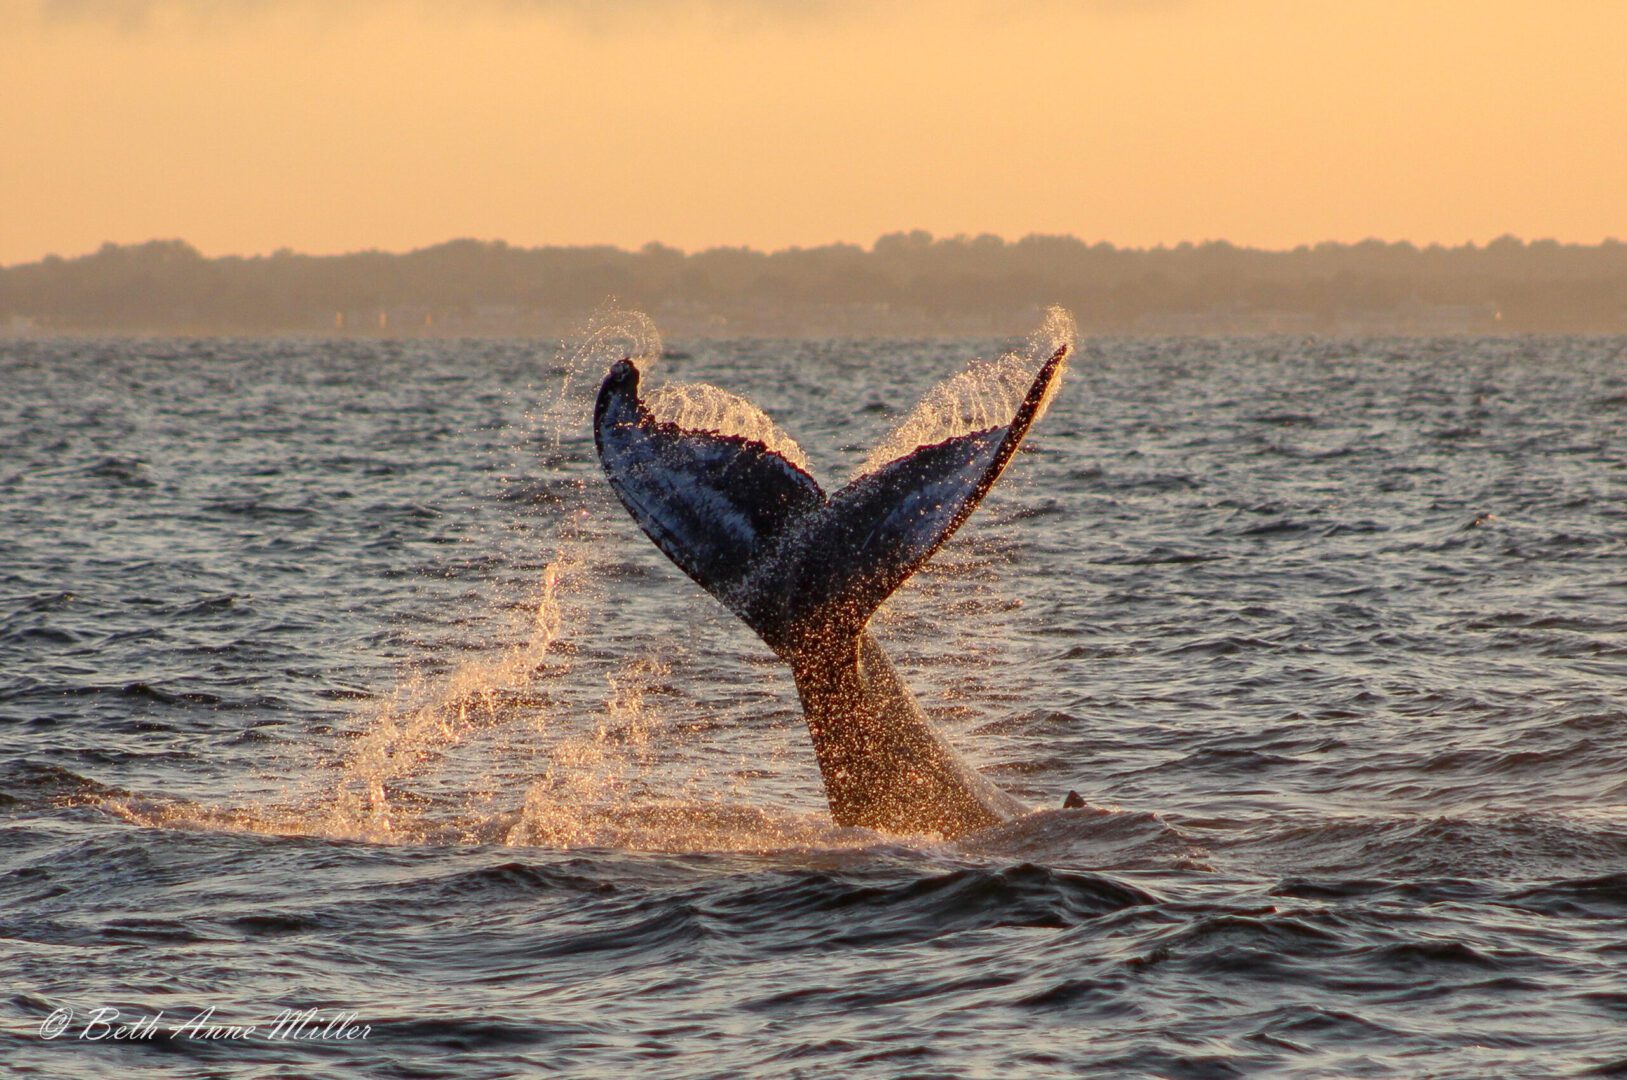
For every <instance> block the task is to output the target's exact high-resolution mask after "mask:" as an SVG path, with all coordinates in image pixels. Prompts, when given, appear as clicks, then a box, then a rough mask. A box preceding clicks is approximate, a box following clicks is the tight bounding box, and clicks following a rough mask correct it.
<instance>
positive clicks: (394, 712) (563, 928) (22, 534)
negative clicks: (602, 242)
mask: <svg viewBox="0 0 1627 1080" xmlns="http://www.w3.org/2000/svg"><path fill="white" fill-rule="evenodd" d="M611 336H612V337H614V335H611ZM646 344H648V342H646ZM1008 344H1010V343H1001V342H988V341H978V342H974V341H966V342H959V343H957V342H934V343H931V344H922V343H912V342H900V341H894V342H777V341H743V342H728V343H682V342H680V343H671V344H669V348H678V349H681V350H687V351H686V352H684V353H682V354H680V355H678V356H676V357H671V358H668V359H664V360H662V361H660V362H659V363H658V364H657V365H656V366H655V368H654V372H653V374H652V378H654V379H655V380H657V381H659V379H660V378H662V377H664V376H670V377H672V378H677V379H683V380H686V381H689V380H695V381H706V382H710V383H713V384H716V385H719V386H722V387H724V388H727V389H728V390H730V391H733V392H735V393H738V394H740V395H742V396H744V397H746V398H748V399H751V400H752V401H754V402H756V403H757V404H758V405H760V406H762V407H763V408H764V409H765V410H766V411H767V412H768V413H769V414H770V415H771V416H772V417H773V419H774V420H775V421H776V422H778V423H779V424H780V425H781V426H783V427H784V428H785V429H786V430H787V431H788V432H789V433H791V435H792V436H794V437H795V438H796V439H797V440H798V442H799V443H800V445H801V446H802V448H803V450H805V451H806V452H807V454H808V456H809V458H810V460H811V465H812V468H813V470H814V472H815V474H816V475H817V476H819V477H820V479H821V480H822V481H824V482H826V483H827V486H828V485H829V484H830V483H832V482H834V481H836V480H838V479H839V478H841V477H843V476H845V475H846V474H847V473H848V472H849V471H850V470H851V469H852V468H854V467H857V466H858V465H859V464H860V463H861V462H862V461H863V460H864V457H865V454H866V453H867V452H868V450H869V449H870V447H871V446H872V445H873V444H874V443H875V442H876V441H877V440H878V439H880V438H881V437H882V435H883V434H884V433H885V432H886V431H887V430H888V429H889V428H891V427H892V426H893V424H894V423H895V422H896V420H897V419H898V418H899V416H900V414H901V413H902V411H903V410H906V409H908V408H909V407H910V406H911V405H912V404H913V403H914V401H915V400H916V399H917V398H918V397H919V396H920V394H922V393H924V392H925V391H926V390H927V389H928V388H929V387H930V386H931V385H932V384H933V383H934V382H936V381H937V380H938V379H940V378H942V377H944V376H947V375H950V374H952V373H953V372H954V371H955V370H957V369H958V368H959V367H960V366H961V365H962V364H963V363H964V362H965V361H966V360H967V359H969V358H970V357H972V356H974V355H982V356H991V355H993V354H994V353H995V352H996V351H998V349H999V348H1000V347H1001V346H1003V345H1008ZM616 347H619V343H618V342H615V341H609V342H606V343H605V344H604V348H605V349H606V350H614V349H615V348H616ZM1624 354H1627V341H1623V340H1622V339H1602V338H1601V339H1577V338H1571V339H1566V338H1550V339H1520V340H1499V339H1480V340H1439V341H1428V340H1413V341H1399V340H1396V341H1378V340H1374V341H1359V340H1357V341H1318V340H1310V339H1288V338H1280V339H1254V340H1212V341H1196V340H1147V341H1114V340H1106V341H1086V342H1085V344H1084V347H1083V348H1082V350H1081V352H1080V354H1079V356H1078V357H1077V359H1076V360H1075V362H1074V364H1073V366H1072V370H1071V372H1070V374H1069V376H1068V377H1067V380H1066V382H1065V383H1064V385H1063V387H1062V390H1061V393H1060V395H1059V396H1058V398H1057V399H1056V401H1055V402H1054V403H1053V405H1052V408H1051V409H1050V412H1049V414H1048V415H1047V416H1046V417H1045V419H1044V420H1043V421H1042V423H1041V424H1040V425H1039V427H1038V428H1037V429H1036V431H1035V432H1034V434H1033V436H1032V437H1031V440H1030V442H1029V444H1028V449H1030V450H1031V451H1032V452H1028V453H1024V454H1021V455H1020V456H1019V458H1018V460H1017V461H1016V462H1015V463H1014V464H1013V466H1012V468H1011V470H1010V471H1009V472H1008V474H1007V476H1006V477H1005V478H1004V479H1003V480H1002V482H1001V484H1000V485H998V486H997V487H996V488H995V490H994V492H993V494H992V495H991V496H990V498H989V500H988V502H987V503H986V504H985V506H984V507H983V508H982V509H981V510H979V512H978V513H977V514H976V515H975V516H974V517H973V518H972V520H971V521H970V523H969V524H968V525H967V526H966V527H965V528H964V529H963V530H962V531H961V532H960V533H959V534H957V536H956V537H955V538H954V540H953V541H952V542H951V544H950V545H949V546H948V547H947V548H946V549H945V550H944V551H942V552H940V553H939V555H938V556H937V557H936V558H935V559H934V560H933V562H932V563H931V564H929V566H928V567H927V569H926V570H925V571H923V573H922V574H920V575H919V576H918V578H917V579H916V580H915V581H913V582H912V583H911V584H910V585H909V586H908V587H906V588H905V589H904V590H903V591H902V592H901V593H900V594H899V595H898V596H896V597H895V598H894V599H893V600H892V601H890V602H889V604H888V606H887V607H886V608H885V609H884V610H883V612H882V614H881V616H880V618H879V620H878V622H879V627H878V629H879V632H880V635H881V636H882V637H883V639H884V641H885V644H886V645H887V647H888V650H889V652H890V654H891V655H892V656H893V657H894V659H895V662H896V663H898V665H899V667H900V669H901V671H902V673H903V674H904V676H905V677H906V679H907V680H908V681H909V683H910V684H911V686H912V687H913V688H914V689H915V691H916V693H917V695H918V696H919V697H920V698H921V700H922V703H923V705H925V706H926V707H927V708H928V710H929V711H930V712H931V713H932V715H933V716H934V717H935V718H936V719H937V721H938V722H939V723H940V725H941V726H942V728H943V730H944V731H945V732H946V733H947V734H948V735H949V737H950V738H951V739H952V741H953V742H954V743H955V745H956V746H957V747H958V748H960V749H961V750H962V751H963V752H964V753H966V754H967V756H968V757H969V758H971V759H972V760H973V761H974V762H976V763H977V764H978V765H980V766H981V767H983V768H984V769H985V770H986V771H987V772H988V774H989V775H991V776H992V777H994V778H996V779H997V780H998V781H999V782H1000V783H1002V784H1003V785H1004V786H1006V787H1008V788H1009V789H1011V790H1012V791H1014V792H1017V793H1019V794H1020V795H1022V796H1023V797H1025V798H1027V799H1030V800H1031V801H1033V802H1034V803H1035V804H1036V805H1038V806H1043V807H1055V806H1058V805H1059V804H1060V801H1061V798H1062V795H1063V794H1064V793H1065V792H1066V791H1067V790H1068V789H1070V788H1073V789H1077V790H1078V791H1079V792H1081V794H1083V795H1084V797H1085V798H1086V800H1087V801H1088V803H1089V808H1088V809H1087V810H1084V811H1077V812H1066V813H1063V812H1050V813H1045V814H1040V815H1038V816H1035V817H1032V818H1028V819H1025V820H1022V821H1019V822H1017V823H1015V824H1013V825H1010V826H1007V827H1002V828H1000V829H997V830H994V831H991V832H988V833H984V834H979V835H975V836H973V837H969V838H967V839H965V840H963V841H961V842H959V843H955V844H946V843H942V842H938V841H935V840H932V839H931V838H922V837H884V836H878V835H874V834H868V833H865V832H863V831H859V830H837V829H834V828H833V827H832V826H831V825H830V824H829V819H828V816H827V814H826V811H825V807H824V800H823V794H822V790H821V788H820V784H819V780H818V775H817V771H816V770H815V768H814V764H813V757H812V752H811V750H810V748H809V746H808V741H807V736H806V734H805V732H804V731H803V729H802V721H801V717H800V711H799V709H798V707H797V703H796V700H795V696H794V694H793V692H792V688H791V683H790V678H789V675H788V673H787V672H786V671H785V669H784V668H783V666H782V665H780V664H778V663H777V662H776V661H774V660H773V658H772V657H771V656H770V655H769V654H768V653H767V651H766V649H765V648H764V647H763V646H762V645H761V644H760V643H759V642H757V641H756V639H755V638H753V637H752V636H751V635H750V633H749V631H747V630H746V629H745V628H744V627H743V626H741V625H739V624H738V623H737V622H735V620H734V619H733V618H732V617H731V616H728V615H727V614H726V613H724V612H723V611H722V610H721V608H719V607H718V606H717V605H716V604H715V603H714V602H713V601H711V600H710V599H709V598H707V597H706V596H705V595H704V594H703V593H702V592H701V591H700V590H699V589H698V588H696V587H695V586H694V585H693V584H692V583H691V582H690V581H689V580H688V579H687V578H685V577H684V576H683V575H682V574H681V573H679V572H678V571H677V570H676V569H675V568H673V567H672V566H671V565H670V564H668V563H667V562H666V561H665V560H664V559H663V558H662V557H661V556H660V555H659V553H657V552H656V551H655V549H654V548H653V547H652V546H651V545H650V544H649V542H648V541H647V540H646V539H645V538H644V537H643V536H642V535H641V534H640V533H639V532H638V530H637V528H636V526H634V525H633V523H632V522H631V521H629V520H628V519H627V518H626V516H625V514H623V513H622V511H621V510H620V508H619V507H617V506H616V505H615V504H614V503H613V501H612V500H611V499H610V498H609V496H608V494H607V492H606V489H605V485H604V484H603V482H602V479H601V477H600V475H599V471H598V465H597V462H596V461H595V460H594V458H593V454H592V446H591V438H590V434H589V431H588V429H587V425H586V422H585V419H584V418H582V417H581V415H580V411H579V409H580V402H581V398H580V396H579V394H573V396H571V397H570V399H569V400H568V401H567V402H566V403H565V404H564V406H563V407H559V408H555V404H556V398H557V397H558V393H559V389H560V379H561V371H560V369H559V368H558V367H556V366H555V365H556V363H557V358H556V355H555V351H554V350H553V348H552V347H550V346H542V345H536V344H532V343H527V342H456V341H442V342H414V343H399V342H389V341H344V342H323V341H254V340H209V341H185V340H179V341H155V340H145V341H138V340H118V339H104V340H81V341H74V340H55V341H38V342H15V341H14V342H7V343H5V344H4V346H3V350H0V378H3V382H4V385H5V386H6V393H5V395H3V399H0V437H3V440H4V444H5V445H6V446H7V448H8V449H7V455H6V458H5V462H4V464H3V465H0V538H3V543H4V556H3V559H0V720H3V721H4V730H5V731H6V732H7V739H6V745H5V748H4V750H3V751H0V815H3V816H4V828H3V829H0V938H3V939H4V943H5V944H4V947H3V948H0V977H3V982H4V985H5V986H6V987H7V992H6V995H5V996H4V997H3V998H0V1002H3V1016H4V1021H3V1033H0V1040H3V1049H0V1059H3V1060H4V1061H5V1062H6V1065H7V1067H8V1068H9V1069H12V1070H15V1071H17V1072H19V1073H21V1074H24V1075H30V1074H32V1075H54V1076H88V1075H106V1076H113V1075H129V1074H130V1072H131V1070H133V1069H138V1068H140V1069H150V1070H152V1071H154V1072H156V1073H159V1074H170V1075H184V1076H196V1075H206V1074H212V1073H217V1072H220V1071H223V1070H227V1069H230V1070H232V1071H233V1074H234V1075H265V1076H271V1075H294V1074H297V1075H315V1076H334V1077H338V1076H350V1075H356V1074H358V1073H360V1072H367V1073H369V1074H373V1075H396V1076H408V1075H428V1074H433V1075H451V1076H459V1077H484V1076H500V1075H509V1074H511V1073H513V1072H514V1071H516V1070H521V1071H530V1070H558V1071H569V1072H575V1073H580V1074H603V1073H605V1072H609V1071H612V1070H622V1071H628V1072H636V1073H637V1074H639V1075H651V1076H679V1075H695V1074H706V1075H725V1074H727V1075H738V1074H742V1073H758V1074H776V1075H809V1076H814V1075H831V1074H833V1073H841V1074H847V1075H861V1076H862V1075H874V1076H893V1075H900V1074H905V1073H919V1074H929V1075H946V1076H977V1075H988V1074H991V1073H1004V1074H1009V1075H1023V1076H1046V1075H1057V1076H1062V1075H1077V1074H1080V1073H1086V1074H1097V1075H1124V1074H1132V1075H1161V1076H1193V1077H1207V1076H1230V1075H1238V1076H1241V1075H1259V1074H1261V1073H1265V1072H1270V1073H1271V1074H1273V1075H1286V1076H1306V1077H1309V1076H1351V1075H1371V1076H1391V1075H1394V1076H1416V1075H1423V1074H1427V1075H1432V1076H1442V1077H1451V1076H1483V1075H1499V1076H1507V1075H1571V1074H1582V1073H1588V1072H1590V1071H1594V1072H1598V1073H1600V1074H1604V1073H1609V1072H1612V1071H1616V1070H1620V1069H1622V1068H1624V1067H1627V1036H1624V1035H1623V1031H1624V1024H1623V1021H1624V1020H1627V986H1624V984H1623V980H1622V975H1621V973H1622V970H1623V962H1624V960H1627V953H1624V946H1623V944H1622V927H1623V920H1624V919H1627V874H1624V872H1623V866H1624V865H1627V862H1624V858H1627V786H1624V783H1623V779H1622V777H1623V775H1624V774H1627V751H1624V749H1623V733H1624V731H1627V708H1624V706H1623V700H1622V686H1623V681H1622V680H1623V676H1624V674H1627V621H1624V618H1623V615H1622V610H1623V601H1624V600H1627V547H1624V544H1623V541H1622V536H1623V528H1624V524H1627V523H1624V512H1623V509H1622V508H1623V506H1624V505H1627V471H1624V463H1623V460H1624V459H1623V456H1622V446H1623V434H1624V428H1627V364H1623V359H1624ZM597 355H598V354H597V353H593V354H591V356H597ZM597 378H598V374H597V372H595V371H584V372H583V373H581V375H580V378H579V381H578V383H577V391H578V392H580V391H582V390H583V388H584V387H585V390H586V392H591V389H592V387H593V385H594V384H596V381H597ZM556 438H557V442H556ZM108 1006H111V1007H117V1008H119V1009H121V1010H122V1012H123V1014H124V1015H125V1016H126V1017H128V1018H130V1019H136V1018H140V1017H145V1016H150V1015H154V1014H156V1013H158V1012H159V1011H160V1010H162V1011H163V1012H164V1014H165V1020H164V1024H165V1026H168V1025H170V1024H172V1023H181V1022H183V1021H185V1020H187V1019H190V1018H191V1017H192V1016H193V1015H195V1014H196V1013H197V1012H199V1011H201V1010H203V1009H206V1008H208V1007H210V1006H214V1007H216V1008H217V1010H218V1012H219V1014H220V1017H219V1018H220V1019H222V1020H226V1021H230V1022H233V1023H240V1024H247V1023H255V1022H260V1023H264V1022H266V1021H269V1020H270V1019H271V1018H272V1017H273V1016H275V1015H276V1014H277V1013H278V1012H279V1011H280V1010H282V1009H284V1008H319V1009H321V1010H323V1013H324V1016H332V1015H334V1014H335V1013H338V1012H340V1011H346V1010H348V1011H354V1012H355V1013H356V1014H357V1015H358V1017H359V1018H360V1021H361V1022H363V1023H366V1024H368V1025H370V1029H371V1030H370V1033H369V1035H368V1036H367V1038H365V1039H362V1040H354V1041H348V1042H345V1041H335V1040H328V1041H313V1042H290V1041H282V1042H278V1041H273V1040H267V1039H263V1038H262V1039H249V1040H246V1041H207V1040H200V1039H180V1040H170V1039H163V1038H160V1039H156V1040H151V1041H146V1042H136V1043H130V1044H118V1045H113V1044H111V1043H106V1042H98V1043H94V1044H91V1043H88V1042H86V1041H84V1040H76V1039H73V1038H71V1037H67V1036H65V1037H63V1038H60V1039H57V1040H55V1041H47V1040H43V1039H42V1038H41V1037H40V1034H39V1032H40V1026H41V1024H42V1022H43V1021H44V1020H45V1019H46V1018H47V1016H48V1015H50V1014H51V1013H52V1011H53V1010H56V1009H59V1008H62V1007H70V1008H73V1009H74V1010H76V1015H78V1016H80V1017H81V1018H82V1017H83V1016H84V1015H85V1014H86V1012H87V1011H88V1010H91V1009H94V1008H98V1007H108Z"/></svg>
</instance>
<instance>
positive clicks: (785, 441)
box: [645, 383, 808, 472]
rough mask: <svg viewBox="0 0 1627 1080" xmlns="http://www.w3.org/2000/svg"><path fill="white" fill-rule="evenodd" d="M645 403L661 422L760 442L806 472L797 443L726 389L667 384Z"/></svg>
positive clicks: (804, 460) (766, 417)
mask: <svg viewBox="0 0 1627 1080" xmlns="http://www.w3.org/2000/svg"><path fill="white" fill-rule="evenodd" d="M645 402H646V404H647V405H648V406H649V409H650V412H651V413H653V414H654V415H655V418H656V419H657V420H659V421H661V422H662V423H668V424H677V425H678V426H679V427H684V428H688V429H690V430H691V431H711V432H715V433H717V434H719V435H738V436H739V437H741V438H743V439H750V440H752V441H753V442H760V443H762V444H763V445H764V446H766V447H768V448H769V449H770V450H772V451H774V452H775V453H776V454H779V455H780V456H781V457H783V458H784V459H785V460H787V461H789V462H790V463H791V464H793V465H795V466H796V467H797V468H799V469H801V470H802V471H803V472H807V471H808V456H807V455H806V454H804V453H803V452H802V447H800V446H798V445H797V444H796V440H794V439H792V438H791V436H789V435H787V434H786V433H785V432H784V431H783V430H781V429H780V426H779V425H778V424H776V423H774V421H773V420H771V419H769V417H768V414H767V413H765V412H763V410H761V409H759V408H758V407H757V406H755V405H753V404H752V403H751V402H749V401H747V400H746V399H745V398H743V397H738V396H736V395H734V394H731V393H729V392H728V391H727V390H720V389H718V388H717V387H715V386H709V385H707V384H706V383H667V384H665V385H663V386H661V387H660V388H658V389H657V390H656V391H655V392H654V393H653V394H650V395H648V396H647V397H646V399H645Z"/></svg>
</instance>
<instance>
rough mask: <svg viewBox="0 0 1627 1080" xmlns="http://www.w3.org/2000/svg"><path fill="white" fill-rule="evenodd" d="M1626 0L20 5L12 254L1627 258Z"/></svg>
mask: <svg viewBox="0 0 1627 1080" xmlns="http://www.w3.org/2000/svg"><path fill="white" fill-rule="evenodd" d="M1623 42H1627V3H1624V2H1622V0H1546V2H1542V3H1528V2H1512V0H1359V2H1358V0H1350V2H1346V3H1321V2H1313V0H1074V2H1067V0H1006V2H1003V3H997V2H993V0H961V2H954V0H949V2H943V3H927V2H909V0H871V2H867V3H861V2H858V0H800V2H797V0H778V2H775V0H758V2H750V0H619V2H596V0H461V2H459V3H452V2H443V3H433V2H430V0H397V2H391V0H0V263H4V264H11V263H16V262H21V261H27V260H32V259H36V258H39V257H40V256H42V255H44V254H46V253H48V252H56V253H59V254H63V255H73V254H79V253H82V252H85V251H89V250H93V249H94V248H96V247H97V246H98V245H100V244H101V243H102V242H103V241H106V240H113V241H117V242H121V243H123V242H134V241H140V240H146V239H150V238H153V237H180V238H184V239H187V240H190V241H191V242H193V243H194V244H196V245H197V246H198V247H199V248H200V249H202V250H203V251H204V252H205V253H206V254H210V255H215V254H227V253H243V254H251V253H260V252H269V251H271V250H274V249H276V248H278V247H291V248H294V249H296V250H299V251H309V252H318V253H325V252H338V251H350V250H356V249H361V248H370V247H378V248H384V249H387V250H405V249H408V248H413V247H420V246H424V245H427V244H432V243H436V242H439V241H442V240H446V239H450V238H453V237H461V236H472V237H479V238H485V239H505V240H508V241H510V242H511V243H515V244H524V245H533V244H584V243H610V244H616V245H618V246H622V247H637V246H639V245H641V244H643V243H645V242H647V241H651V240H657V241H661V242H664V243H667V244H671V245H674V246H677V247H681V248H684V249H688V250H694V249H697V248H702V247H710V246H714V245H721V244H748V245H751V246H754V247H759V248H777V247H784V246H789V245H793V244H800V245H813V244H822V243H829V242H832V241H839V240H840V241H849V242H855V243H860V244H865V245H868V244H869V243H870V242H872V241H873V240H874V239H875V237H876V236H878V235H879V234H881V233H884V232H891V231H895V230H898V229H909V228H923V229H927V230H929V231H931V232H933V233H936V234H940V235H946V234H953V233H980V232H993V233H998V234H1000V235H1003V236H1006V237H1007V238H1010V239H1016V238H1017V237H1020V236H1022V235H1024V234H1027V233H1031V232H1047V233H1072V234H1075V235H1077V236H1079V237H1082V238H1084V239H1086V240H1090V241H1096V240H1107V241H1110V242H1113V243H1116V244H1121V245H1136V246H1144V245H1153V244H1158V243H1166V244H1169V243H1176V242H1179V241H1181V240H1203V239H1209V238H1225V239H1229V240H1232V241H1233V242H1236V243H1241V244H1250V245H1256V246H1264V247H1274V248H1275V247H1289V246H1293V245H1295V244H1298V243H1305V242H1312V243H1314V242H1316V241H1319V240H1327V239H1332V240H1345V241H1350V240H1359V239H1362V238H1365V237H1369V236H1377V237H1381V238H1384V239H1389V240H1400V239H1407V240H1412V241H1414V242H1418V243H1424V242H1431V241H1441V242H1447V243H1461V242H1463V241H1465V240H1475V241H1480V242H1483V241H1486V240H1489V239H1491V238H1493V237H1495V236H1497V235H1500V234H1502V233H1506V232H1512V233H1515V234H1516V235H1520V236H1523V237H1525V238H1527V239H1536V238H1540V237H1555V238H1558V239H1560V240H1567V241H1581V242H1589V243H1591V242H1595V241H1598V240H1600V239H1602V238H1604V237H1607V236H1614V237H1619V238H1623V239H1627V76H1624V75H1623V71H1624V70H1627V69H1624V68H1623V63H1622V60H1621V55H1622V45H1623Z"/></svg>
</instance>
